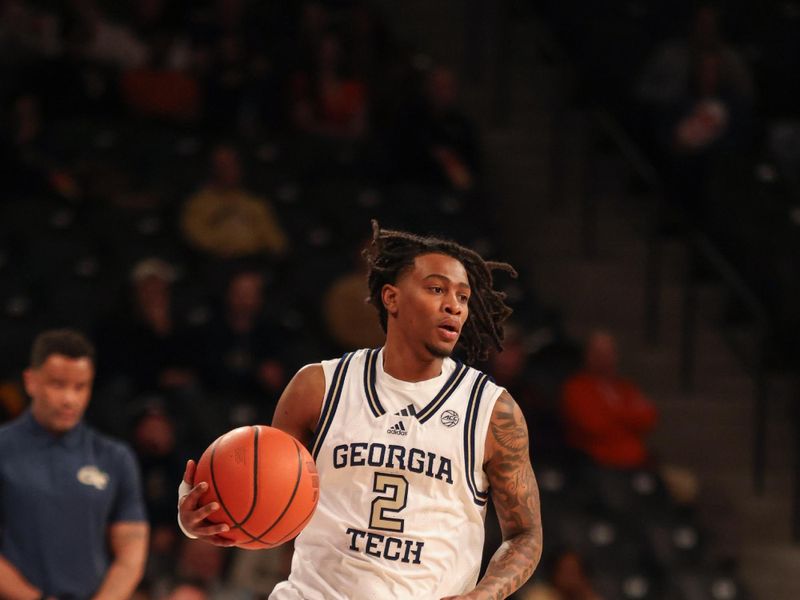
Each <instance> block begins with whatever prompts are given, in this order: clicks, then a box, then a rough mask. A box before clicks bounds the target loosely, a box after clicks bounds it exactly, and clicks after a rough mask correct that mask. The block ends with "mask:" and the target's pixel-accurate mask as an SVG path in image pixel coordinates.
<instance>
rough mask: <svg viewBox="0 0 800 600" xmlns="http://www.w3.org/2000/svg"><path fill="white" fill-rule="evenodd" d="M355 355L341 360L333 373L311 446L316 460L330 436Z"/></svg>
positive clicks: (346, 356) (351, 354) (350, 353)
mask: <svg viewBox="0 0 800 600" xmlns="http://www.w3.org/2000/svg"><path fill="white" fill-rule="evenodd" d="M353 354H354V353H353V352H348V353H347V354H345V355H344V356H343V357H342V358H341V359H339V364H338V365H336V370H335V371H334V372H333V378H332V379H331V385H330V386H329V387H328V394H327V395H326V396H325V402H324V403H323V405H322V413H321V415H320V418H319V425H317V431H316V433H315V434H314V441H313V444H312V445H311V448H312V450H311V455H312V456H313V457H314V460H317V455H318V454H319V450H320V448H321V447H322V442H323V441H324V440H325V436H326V435H327V434H328V430H329V429H330V427H331V422H332V421H333V415H335V414H336V408H337V407H338V406H339V399H340V398H341V397H342V389H343V388H344V379H345V375H346V374H347V368H348V367H349V366H350V361H351V360H352V358H353Z"/></svg>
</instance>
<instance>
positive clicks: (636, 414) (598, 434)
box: [562, 331, 658, 469]
mask: <svg viewBox="0 0 800 600" xmlns="http://www.w3.org/2000/svg"><path fill="white" fill-rule="evenodd" d="M617 357H618V354H617V344H616V340H615V339H614V336H613V335H611V334H610V333H608V332H605V331H596V332H594V333H592V334H591V336H590V337H589V340H588V342H587V344H586V351H585V357H584V367H583V369H582V370H581V371H579V372H578V373H576V374H575V375H573V376H572V377H570V378H569V379H568V380H567V381H566V382H565V384H564V388H563V396H562V411H563V419H564V428H565V434H566V440H567V444H568V445H569V446H571V447H573V448H574V449H576V450H578V451H580V452H582V453H584V454H586V455H588V456H589V458H591V459H592V460H593V461H594V462H595V463H597V464H599V465H601V466H605V467H612V468H623V469H624V468H637V467H642V466H645V465H647V464H648V463H649V462H650V454H649V452H648V450H647V446H646V444H645V436H646V435H647V433H649V432H650V431H651V430H652V429H653V427H654V426H655V424H656V421H657V419H658V414H657V411H656V409H655V407H654V406H653V405H652V404H651V403H650V402H649V401H648V400H647V398H645V396H644V395H643V394H642V392H641V391H640V390H639V388H638V387H637V386H636V384H634V383H633V382H631V381H628V380H626V379H624V378H622V377H620V375H619V373H618V358H617Z"/></svg>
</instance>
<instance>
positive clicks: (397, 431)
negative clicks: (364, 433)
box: [386, 421, 408, 435]
mask: <svg viewBox="0 0 800 600" xmlns="http://www.w3.org/2000/svg"><path fill="white" fill-rule="evenodd" d="M386 433H389V434H391V435H408V431H406V426H405V425H403V422H402V421H398V422H397V423H395V424H394V425H392V426H391V427H389V429H387V430H386Z"/></svg>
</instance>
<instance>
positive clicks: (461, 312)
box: [391, 254, 470, 358]
mask: <svg viewBox="0 0 800 600" xmlns="http://www.w3.org/2000/svg"><path fill="white" fill-rule="evenodd" d="M396 288H397V292H398V293H397V297H396V305H395V306H394V310H393V311H391V312H392V314H393V316H394V317H395V318H396V324H397V326H398V329H399V333H400V334H401V335H402V336H403V337H405V338H406V340H407V342H409V343H410V344H412V345H414V346H419V345H420V344H421V346H422V348H424V350H425V351H426V352H427V353H428V354H429V355H430V356H432V357H435V358H444V357H446V356H450V354H452V352H453V350H454V349H455V346H456V343H457V342H458V338H459V336H460V335H461V329H462V328H463V326H464V323H465V322H466V320H467V317H468V316H469V297H470V287H469V279H468V277H467V271H466V269H465V268H464V265H463V264H461V262H459V261H458V260H456V259H455V258H453V257H452V256H447V255H446V254H423V255H421V256H418V257H417V258H416V259H415V261H414V266H413V268H412V269H410V270H409V271H407V272H406V273H404V274H403V275H402V276H401V277H400V278H399V279H398V282H397V286H396Z"/></svg>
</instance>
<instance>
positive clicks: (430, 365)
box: [383, 338, 444, 383]
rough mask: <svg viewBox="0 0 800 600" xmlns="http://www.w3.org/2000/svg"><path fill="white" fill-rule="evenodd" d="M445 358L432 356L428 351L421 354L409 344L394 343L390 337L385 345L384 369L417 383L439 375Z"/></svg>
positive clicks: (399, 377)
mask: <svg viewBox="0 0 800 600" xmlns="http://www.w3.org/2000/svg"><path fill="white" fill-rule="evenodd" d="M443 360H444V359H442V358H437V357H432V356H430V354H428V353H427V351H425V355H423V356H420V355H419V354H418V353H416V352H414V350H413V349H412V348H410V347H409V346H407V345H402V344H396V343H392V341H391V340H390V339H388V338H387V340H386V344H385V345H384V346H383V370H384V372H385V373H386V374H387V375H391V376H392V377H394V378H395V379H399V380H400V381H408V382H411V383H416V382H418V381H426V380H428V379H433V378H434V377H438V376H439V375H441V373H442V361H443Z"/></svg>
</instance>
